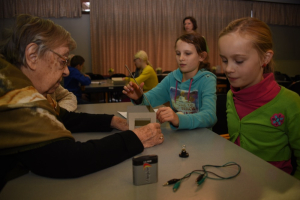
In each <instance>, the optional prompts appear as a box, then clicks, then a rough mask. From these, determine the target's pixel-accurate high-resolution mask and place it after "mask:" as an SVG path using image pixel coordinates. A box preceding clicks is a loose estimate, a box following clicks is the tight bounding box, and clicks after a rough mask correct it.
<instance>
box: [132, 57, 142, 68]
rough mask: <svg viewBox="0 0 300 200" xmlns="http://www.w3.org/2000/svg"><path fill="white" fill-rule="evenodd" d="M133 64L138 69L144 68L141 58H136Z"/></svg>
mask: <svg viewBox="0 0 300 200" xmlns="http://www.w3.org/2000/svg"><path fill="white" fill-rule="evenodd" d="M133 62H134V65H135V66H136V68H138V69H140V68H141V67H142V60H141V59H140V58H134V59H133Z"/></svg>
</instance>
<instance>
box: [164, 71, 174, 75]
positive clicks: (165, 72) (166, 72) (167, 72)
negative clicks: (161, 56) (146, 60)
mask: <svg viewBox="0 0 300 200" xmlns="http://www.w3.org/2000/svg"><path fill="white" fill-rule="evenodd" d="M171 72H172V71H163V74H169V73H171Z"/></svg>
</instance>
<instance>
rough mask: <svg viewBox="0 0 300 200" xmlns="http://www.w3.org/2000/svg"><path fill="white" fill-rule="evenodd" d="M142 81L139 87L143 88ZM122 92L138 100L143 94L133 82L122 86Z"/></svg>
mask: <svg viewBox="0 0 300 200" xmlns="http://www.w3.org/2000/svg"><path fill="white" fill-rule="evenodd" d="M143 86H144V82H142V83H141V84H140V87H141V88H143ZM122 92H123V94H126V95H127V96H128V97H129V98H130V99H133V100H135V101H136V100H138V99H139V98H141V96H142V95H143V91H141V90H140V88H139V86H138V85H137V84H135V83H133V82H131V81H130V82H129V84H127V85H125V86H124V90H123V91H122Z"/></svg>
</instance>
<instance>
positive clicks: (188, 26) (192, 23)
mask: <svg viewBox="0 0 300 200" xmlns="http://www.w3.org/2000/svg"><path fill="white" fill-rule="evenodd" d="M197 28H198V26H197V21H196V19H195V18H194V17H191V16H188V17H185V18H184V19H183V31H184V32H185V33H195V32H196V31H197Z"/></svg>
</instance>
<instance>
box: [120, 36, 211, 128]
mask: <svg viewBox="0 0 300 200" xmlns="http://www.w3.org/2000/svg"><path fill="white" fill-rule="evenodd" d="M175 52H176V60H177V63H178V69H177V70H175V71H173V72H171V73H170V74H169V75H168V76H167V77H165V78H164V79H163V80H162V82H161V83H159V84H158V85H157V86H156V87H155V88H153V89H152V90H150V91H149V92H147V93H145V94H144V95H145V96H146V98H147V99H148V100H149V102H150V104H151V105H152V106H153V107H156V106H159V105H162V104H164V103H166V102H170V107H161V108H159V109H158V111H157V113H156V117H157V119H158V120H159V121H160V123H163V122H166V121H168V122H170V124H171V128H173V129H195V128H204V127H212V126H213V125H214V124H215V123H216V121H217V117H216V76H215V75H214V74H213V73H211V72H209V66H210V64H209V62H208V55H207V45H206V41H205V39H204V38H203V37H202V36H201V35H200V34H198V33H193V34H185V35H182V36H180V37H179V38H178V39H177V40H176V43H175ZM140 87H141V88H143V83H142V84H141V85H140ZM123 93H124V94H126V95H127V96H128V97H129V98H131V99H132V100H133V102H134V103H135V104H142V105H148V102H147V101H146V99H144V97H143V95H142V94H143V93H142V91H140V89H139V87H138V85H136V84H135V83H132V82H130V83H129V84H128V85H127V86H124V90H123Z"/></svg>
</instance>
